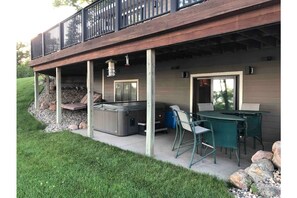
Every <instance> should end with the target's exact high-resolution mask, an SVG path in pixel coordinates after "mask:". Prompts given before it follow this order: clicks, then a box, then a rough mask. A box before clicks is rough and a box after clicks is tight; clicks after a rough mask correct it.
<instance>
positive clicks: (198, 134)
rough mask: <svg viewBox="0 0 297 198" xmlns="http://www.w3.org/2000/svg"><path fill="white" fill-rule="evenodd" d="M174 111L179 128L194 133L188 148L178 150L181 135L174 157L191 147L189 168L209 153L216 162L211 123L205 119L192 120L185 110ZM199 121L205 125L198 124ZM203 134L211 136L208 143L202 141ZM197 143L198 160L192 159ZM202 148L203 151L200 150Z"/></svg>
mask: <svg viewBox="0 0 297 198" xmlns="http://www.w3.org/2000/svg"><path fill="white" fill-rule="evenodd" d="M174 111H175V112H176V114H177V115H178V118H179V122H180V126H181V129H182V130H183V131H189V132H191V133H192V134H193V135H194V142H193V143H192V144H188V148H186V149H184V150H183V151H181V152H180V149H181V145H182V143H183V137H184V136H183V135H182V138H181V141H180V143H179V145H178V148H177V153H176V158H177V157H178V156H180V155H181V154H183V153H185V152H187V151H188V150H190V149H192V155H191V159H190V163H189V168H191V167H192V165H193V164H196V163H197V162H199V161H201V160H202V159H204V158H206V157H207V156H209V155H211V154H212V155H213V159H214V163H216V147H215V139H214V133H213V129H212V125H211V123H210V122H209V121H207V120H197V121H193V119H192V118H191V116H190V115H189V114H188V113H186V112H185V111H181V110H174ZM201 123H204V126H205V127H201V126H199V124H201ZM206 126H207V127H206ZM204 134H209V135H210V136H211V137H212V138H211V139H212V140H211V141H210V142H209V143H208V142H205V141H203V135H204ZM198 145H199V147H200V149H199V150H200V156H201V157H200V158H199V159H198V160H196V161H194V154H195V151H196V150H197V146H198ZM207 149H211V150H210V151H208V152H207ZM202 150H204V151H202ZM193 161H194V162H193Z"/></svg>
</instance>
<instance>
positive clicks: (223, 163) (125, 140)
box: [72, 129, 272, 180]
mask: <svg viewBox="0 0 297 198" xmlns="http://www.w3.org/2000/svg"><path fill="white" fill-rule="evenodd" d="M72 132H73V133H77V134H80V135H83V136H87V135H86V134H87V130H86V129H81V130H75V131H72ZM174 135H175V131H174V130H173V129H168V133H156V136H155V147H154V148H155V149H154V154H155V155H154V158H155V159H157V160H161V161H165V162H169V163H172V164H174V165H177V166H182V167H184V168H187V169H188V165H189V160H190V155H191V151H188V152H186V153H184V154H183V155H181V156H179V157H178V158H175V154H176V151H172V150H171V147H172V143H173V140H174ZM189 135H191V134H189ZM93 139H94V140H96V141H100V142H104V143H106V144H109V145H112V146H116V147H118V148H121V149H123V150H129V151H132V152H135V153H139V154H142V155H144V154H145V145H146V137H145V136H144V135H138V134H136V135H130V136H124V137H118V136H114V135H110V134H107V133H103V132H99V131H94V138H93ZM263 144H264V148H265V150H271V148H272V143H269V142H263ZM252 145H253V143H252V138H249V139H248V141H247V154H246V155H245V154H244V153H243V146H241V151H240V152H241V155H240V161H241V164H240V167H239V166H237V159H236V156H235V152H232V154H231V159H230V158H229V150H228V153H227V154H226V153H225V149H223V150H222V151H221V150H220V148H217V154H216V156H217V163H216V164H214V163H213V158H212V156H209V157H207V158H206V159H203V160H202V161H200V162H198V163H196V164H194V165H193V166H192V167H191V170H193V171H196V172H200V173H207V174H210V175H214V176H216V177H218V178H220V179H223V180H228V179H229V176H230V175H231V174H232V173H233V172H235V171H237V170H239V169H245V168H246V167H248V166H250V164H251V157H252V156H253V154H255V152H256V151H258V150H260V149H261V146H260V145H259V143H258V142H256V149H253V148H252ZM196 157H197V156H196Z"/></svg>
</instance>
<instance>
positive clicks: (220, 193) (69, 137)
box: [17, 78, 232, 198]
mask: <svg viewBox="0 0 297 198" xmlns="http://www.w3.org/2000/svg"><path fill="white" fill-rule="evenodd" d="M17 86H18V87H17V96H18V98H17V114H18V116H17V125H18V126H17V196H18V197H30V198H32V197H33V198H34V197H232V196H231V194H230V193H229V192H228V186H227V184H226V183H225V182H224V181H221V180H218V179H216V178H214V177H211V176H208V175H205V174H198V173H195V172H193V171H190V170H187V169H184V168H181V167H177V166H174V165H172V164H168V163H163V162H160V161H157V160H155V159H152V158H149V157H146V156H142V155H138V154H134V153H132V152H127V151H123V150H120V149H118V148H115V147H111V146H109V145H106V144H103V143H100V142H96V141H93V140H92V139H90V138H86V137H82V136H80V135H76V134H72V133H70V132H67V131H64V132H60V133H52V134H48V133H44V132H43V131H42V129H43V128H44V125H43V124H41V123H40V122H38V121H36V120H35V119H34V118H33V117H32V116H31V115H30V114H29V113H28V112H27V108H28V105H29V104H30V103H31V102H32V98H33V78H23V79H18V81H17Z"/></svg>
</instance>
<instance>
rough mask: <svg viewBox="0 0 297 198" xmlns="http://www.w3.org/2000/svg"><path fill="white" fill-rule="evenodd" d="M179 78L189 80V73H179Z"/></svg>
mask: <svg viewBox="0 0 297 198" xmlns="http://www.w3.org/2000/svg"><path fill="white" fill-rule="evenodd" d="M181 77H182V78H189V77H190V73H189V72H187V71H183V72H182V73H181Z"/></svg>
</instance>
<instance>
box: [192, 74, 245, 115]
mask: <svg viewBox="0 0 297 198" xmlns="http://www.w3.org/2000/svg"><path fill="white" fill-rule="evenodd" d="M222 76H238V87H237V88H236V91H238V107H241V104H242V99H243V71H230V72H213V73H196V74H191V76H190V112H191V113H193V79H194V78H203V77H213V78H215V77H222Z"/></svg>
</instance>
